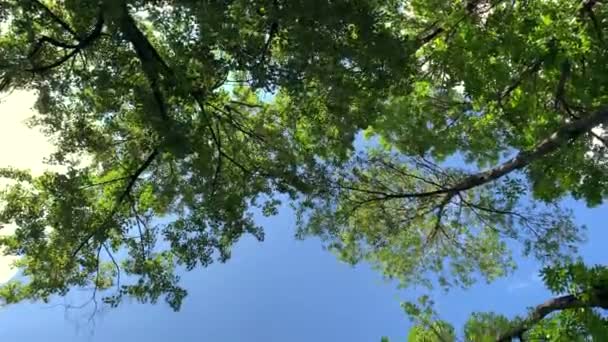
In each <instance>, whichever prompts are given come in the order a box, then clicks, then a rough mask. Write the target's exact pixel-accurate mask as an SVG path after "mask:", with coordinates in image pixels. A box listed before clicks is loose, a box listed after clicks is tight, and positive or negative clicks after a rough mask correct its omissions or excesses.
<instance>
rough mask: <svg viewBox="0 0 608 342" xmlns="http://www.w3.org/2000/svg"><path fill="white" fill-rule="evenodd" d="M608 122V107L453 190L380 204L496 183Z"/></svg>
mask: <svg viewBox="0 0 608 342" xmlns="http://www.w3.org/2000/svg"><path fill="white" fill-rule="evenodd" d="M607 122H608V107H603V108H602V109H600V110H598V111H596V112H594V113H592V114H590V115H588V116H585V117H583V118H581V119H579V120H576V121H572V122H569V123H566V124H564V125H563V126H562V127H560V128H559V129H558V130H556V131H555V132H553V134H551V135H550V136H549V137H547V138H545V139H544V140H542V141H541V142H540V143H538V144H537V145H536V146H534V147H533V148H532V149H529V150H527V151H521V152H519V153H518V154H517V155H516V156H515V157H513V158H511V159H509V160H508V161H506V162H504V163H502V164H501V165H499V166H497V167H494V168H492V169H489V170H486V171H482V172H479V173H476V174H472V175H470V176H468V177H465V178H464V179H462V180H460V181H459V182H457V183H456V184H454V185H452V186H451V187H446V188H444V189H438V190H434V191H428V192H418V193H400V194H384V195H383V196H382V197H379V198H377V199H376V200H383V199H391V198H423V197H430V196H436V195H440V194H454V195H455V194H456V193H458V192H461V191H466V190H470V189H472V188H475V187H477V186H480V185H484V184H487V183H490V182H493V181H495V180H497V179H499V178H501V177H503V176H505V175H507V174H509V173H511V172H513V171H515V170H518V169H521V168H524V167H526V166H528V165H529V164H530V163H532V162H534V161H536V160H538V159H540V158H542V157H544V156H546V155H548V154H550V153H552V152H555V151H556V150H558V149H559V148H560V147H562V146H563V145H565V144H567V143H568V142H570V141H572V140H575V139H577V138H578V137H580V136H581V135H583V134H585V133H587V132H589V131H591V129H593V128H594V127H596V126H599V125H600V124H604V123H607Z"/></svg>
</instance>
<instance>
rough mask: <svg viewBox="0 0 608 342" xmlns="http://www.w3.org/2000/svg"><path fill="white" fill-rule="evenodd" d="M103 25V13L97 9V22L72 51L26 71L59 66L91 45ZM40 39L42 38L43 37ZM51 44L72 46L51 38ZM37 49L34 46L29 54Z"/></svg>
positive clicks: (38, 70)
mask: <svg viewBox="0 0 608 342" xmlns="http://www.w3.org/2000/svg"><path fill="white" fill-rule="evenodd" d="M103 25H104V18H103V13H102V11H99V15H98V17H97V22H96V23H95V27H94V28H93V30H92V31H91V33H89V34H88V35H87V36H86V37H84V38H83V39H80V40H79V43H78V44H77V45H75V46H73V49H72V51H70V52H69V53H68V54H66V55H65V56H63V57H61V58H59V59H58V60H56V61H55V62H53V63H51V64H47V65H43V66H38V67H33V68H31V69H28V70H27V71H29V72H34V73H42V72H45V71H47V70H50V69H53V68H56V67H58V66H60V65H61V64H63V63H65V62H66V61H67V60H69V59H70V58H72V57H73V56H75V55H76V54H77V53H79V52H80V51H82V50H83V49H85V48H86V47H88V46H89V45H91V43H93V41H95V39H97V38H99V37H100V36H101V31H102V29H103ZM42 39H44V37H43V38H42ZM49 39H50V38H49ZM47 41H48V40H47ZM38 44H41V42H39V43H38ZM53 44H54V45H57V46H60V47H72V46H71V45H69V44H65V43H61V42H58V41H56V40H53ZM58 44H59V45H58ZM38 49H39V47H36V48H35V49H34V51H32V53H30V55H31V56H33V55H34V54H35V52H37V50H38Z"/></svg>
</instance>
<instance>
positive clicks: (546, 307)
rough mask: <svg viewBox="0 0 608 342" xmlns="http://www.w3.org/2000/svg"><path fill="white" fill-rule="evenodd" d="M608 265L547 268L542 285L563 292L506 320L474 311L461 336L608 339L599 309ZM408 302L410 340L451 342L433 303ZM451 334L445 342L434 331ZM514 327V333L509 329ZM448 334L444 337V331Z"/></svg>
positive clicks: (489, 340)
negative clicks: (410, 318) (518, 315)
mask: <svg viewBox="0 0 608 342" xmlns="http://www.w3.org/2000/svg"><path fill="white" fill-rule="evenodd" d="M606 272H608V268H606V267H605V266H599V265H597V266H593V267H588V266H586V265H585V264H583V263H582V262H576V263H569V264H566V265H561V266H560V265H556V266H552V267H546V268H545V269H543V270H542V271H541V276H542V278H543V280H544V282H545V285H546V286H547V287H548V288H549V289H550V290H551V291H553V292H556V293H559V294H560V295H561V296H560V297H556V298H554V299H551V300H549V301H547V302H545V303H542V304H541V303H539V304H540V305H538V306H536V307H533V308H531V309H530V312H529V313H528V314H527V315H526V316H522V317H514V318H512V319H509V318H507V317H505V316H503V315H499V314H495V313H492V312H488V313H480V312H474V313H472V314H471V315H470V316H469V318H468V320H467V322H466V324H465V326H464V336H463V337H462V339H461V340H463V341H471V342H494V341H511V340H512V339H515V338H519V339H523V340H524V341H555V342H558V341H581V342H582V341H603V340H605V339H606V338H608V320H607V319H606V316H605V314H603V313H602V312H601V311H600V310H601V309H603V310H606V309H608V282H607V278H606V274H607V273H606ZM420 303H421V304H422V305H417V304H413V303H406V304H404V307H405V309H406V312H407V313H408V314H409V315H410V317H412V319H413V322H414V323H415V324H416V325H415V326H414V327H413V328H412V329H411V330H410V333H409V339H408V341H412V342H416V341H420V342H422V341H453V340H455V339H456V337H455V336H454V335H453V331H454V329H453V328H452V327H451V326H450V325H449V324H447V323H446V322H444V321H441V320H440V319H438V315H437V313H435V312H434V311H433V309H432V302H429V301H428V299H426V297H423V298H422V300H421V301H420ZM440 331H445V332H451V334H452V335H449V337H446V338H444V339H443V340H442V339H441V338H439V337H438V335H437V332H440ZM514 331H516V332H517V333H515V334H514V333H512V332H514ZM446 336H448V335H446Z"/></svg>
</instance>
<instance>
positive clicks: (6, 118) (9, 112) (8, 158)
mask: <svg viewBox="0 0 608 342" xmlns="http://www.w3.org/2000/svg"><path fill="white" fill-rule="evenodd" d="M35 100H36V96H35V94H34V93H32V92H26V91H15V92H12V93H10V94H6V93H2V94H0V146H1V147H0V167H7V166H11V167H15V168H19V169H29V170H31V171H32V172H33V173H34V175H39V174H41V173H42V172H44V170H45V169H48V168H49V167H48V166H47V165H45V164H44V163H43V159H44V158H45V157H48V156H49V155H50V154H51V153H52V152H53V150H54V148H53V145H52V144H51V143H50V142H49V141H48V139H47V138H46V137H45V136H44V135H43V134H42V133H41V132H39V131H38V130H36V129H31V128H28V127H27V125H26V124H25V121H26V120H27V119H28V118H29V117H31V116H32V115H33V114H34V111H33V109H32V108H33V106H34V102H35ZM5 184H6V182H5V181H2V180H0V185H1V186H4V185H5ZM14 229H15V226H14V225H5V226H4V227H3V228H2V229H0V235H5V234H12V232H13V231H14ZM14 261H15V257H14V256H4V255H0V283H4V282H6V281H8V280H10V279H11V278H12V277H13V276H14V275H15V274H16V273H17V270H15V269H14V268H13V267H11V265H12V263H13V262H14Z"/></svg>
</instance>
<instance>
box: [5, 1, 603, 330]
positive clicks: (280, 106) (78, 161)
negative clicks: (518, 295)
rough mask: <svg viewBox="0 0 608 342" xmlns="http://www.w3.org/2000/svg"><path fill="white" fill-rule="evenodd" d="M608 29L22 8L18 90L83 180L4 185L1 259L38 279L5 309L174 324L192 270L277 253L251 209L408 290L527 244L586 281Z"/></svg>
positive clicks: (190, 10) (505, 16)
mask: <svg viewBox="0 0 608 342" xmlns="http://www.w3.org/2000/svg"><path fill="white" fill-rule="evenodd" d="M607 14H608V9H607V8H606V6H605V5H604V4H603V3H602V2H601V1H593V0H585V1H582V2H580V1H566V0H553V1H548V0H547V1H544V0H542V1H541V0H539V1H517V0H513V1H504V0H469V1H462V0H449V1H443V0H442V1H428V0H426V1H418V0H409V1H405V0H394V1H393V0H385V1H374V0H339V1H324V0H314V1H311V0H308V1H297V0H290V1H282V0H272V1H270V0H254V1H251V0H247V1H245V0H231V1H189V0H95V1H93V0H79V1H74V0H62V1H59V0H4V1H2V2H1V3H0V90H3V91H10V90H12V89H27V90H32V91H35V92H36V93H37V94H38V101H37V104H36V109H37V111H38V113H37V114H36V116H35V117H34V118H32V120H31V124H32V125H33V126H35V127H38V128H40V129H42V130H43V131H44V132H45V133H47V134H48V135H49V137H51V138H52V139H53V141H54V142H55V143H56V145H57V152H56V153H54V154H53V155H52V156H50V157H49V162H50V163H52V164H56V165H59V166H62V167H63V168H64V170H65V172H47V173H45V174H43V175H41V176H32V175H31V174H30V173H29V172H28V171H26V170H16V169H11V168H5V169H2V170H1V173H0V174H1V176H3V177H6V178H10V179H12V180H13V182H12V183H11V185H10V186H8V187H7V188H6V189H5V190H4V191H3V192H2V193H1V200H2V202H3V203H2V204H3V206H2V208H1V209H0V221H2V222H4V223H14V224H16V225H17V229H16V233H15V234H14V235H13V236H10V237H2V238H0V245H1V246H3V247H4V252H5V253H8V254H14V255H19V256H21V258H20V259H19V261H18V262H17V266H18V267H19V268H20V270H21V271H22V274H23V279H22V280H20V281H14V282H10V283H8V284H6V285H3V286H2V287H1V288H0V297H1V298H2V299H3V301H4V302H5V303H15V302H19V301H21V300H24V299H36V300H48V299H49V298H50V297H51V296H53V295H64V294H66V293H67V292H68V291H70V290H71V289H72V288H75V287H91V286H92V287H94V288H95V291H97V290H98V289H99V290H100V291H101V290H106V289H107V290H109V291H111V292H110V293H111V294H109V295H107V296H106V297H105V298H104V300H105V301H106V303H109V304H111V305H118V304H119V303H120V301H121V299H122V298H123V297H124V296H132V297H135V298H137V299H139V300H141V301H144V302H145V301H152V302H155V301H156V300H158V299H159V298H160V297H161V296H163V297H164V298H165V300H166V301H167V302H168V303H169V304H170V305H171V306H172V307H173V308H174V309H178V308H179V307H180V305H181V302H182V299H183V298H184V296H185V295H186V291H185V289H183V288H181V287H180V286H179V277H178V274H177V272H176V268H177V267H184V268H186V269H188V270H191V269H193V268H195V267H200V266H203V267H204V266H207V265H209V264H210V263H212V262H213V261H214V260H219V261H226V260H227V259H228V258H229V257H230V251H231V247H232V246H233V245H234V244H235V243H236V242H237V241H238V239H239V238H240V237H241V236H242V235H243V234H252V235H254V236H255V237H256V238H258V239H260V240H261V239H263V237H264V233H263V230H262V228H261V227H259V226H257V225H256V224H255V222H254V221H253V219H252V211H253V210H261V211H262V212H263V213H264V214H265V215H273V214H275V213H276V212H277V210H278V207H279V205H280V203H281V201H285V200H287V201H290V202H291V203H292V204H293V205H294V206H295V207H296V208H297V215H298V236H299V237H307V236H320V237H322V238H323V240H324V242H325V244H326V246H327V247H328V248H329V249H331V250H333V251H334V252H335V253H336V254H337V255H338V256H339V257H340V258H341V259H342V260H345V261H347V262H350V263H357V262H359V261H362V260H364V261H366V262H369V263H371V264H372V265H374V266H375V267H376V268H378V269H379V270H380V271H381V272H382V274H384V275H385V276H386V277H388V278H390V279H397V280H398V281H399V282H400V284H401V285H402V286H410V285H425V286H427V287H430V288H432V287H435V286H439V287H442V288H446V289H447V288H450V287H453V286H465V287H466V286H469V285H471V284H473V283H474V282H475V281H477V280H479V279H485V280H492V279H494V278H496V277H499V276H504V275H506V274H508V273H509V272H510V271H511V270H512V269H513V268H514V267H515V266H516V265H515V264H514V262H513V259H512V253H511V248H510V246H511V245H510V244H512V243H521V244H522V246H523V249H524V251H525V253H526V254H527V255H530V256H533V257H536V258H538V259H539V260H540V261H541V262H542V263H543V264H545V265H548V266H551V267H553V268H550V269H561V268H559V267H558V266H555V265H562V264H563V265H568V266H564V267H574V265H578V264H576V263H574V262H573V261H572V260H573V259H572V256H573V255H574V254H573V253H574V252H575V251H576V247H577V245H578V243H579V242H580V241H582V239H583V238H584V229H583V228H584V227H579V226H577V225H575V224H574V223H573V220H572V214H571V212H570V211H569V210H568V209H567V208H562V207H561V206H560V200H561V199H562V198H564V197H565V196H572V197H574V198H576V199H581V200H584V201H585V202H586V203H587V204H588V205H589V206H597V205H599V204H601V203H602V202H603V200H604V198H605V197H606V196H607V195H608V166H607V164H606V148H607V145H606V137H605V136H606V134H605V133H604V131H603V130H598V128H600V127H601V126H602V125H603V124H605V123H607V122H608V107H607V101H608V99H607V98H606V96H607V95H606V86H607V83H606V80H607V79H608V66H607V65H606V63H605V62H604V61H605V60H607V57H608V50H607V49H606V43H605V41H604V35H605V34H606V32H605V31H606V27H605V26H606V25H605V18H606V16H607ZM361 135H365V136H366V137H367V138H368V139H369V140H366V141H365V140H363V139H359V137H361ZM83 160H86V162H83ZM158 218H165V219H166V220H165V221H166V222H168V223H165V224H159V223H158V220H157V219H158ZM581 267H582V266H581ZM558 273H559V272H558ZM562 273H563V272H562ZM566 273H567V272H566ZM121 274H122V275H126V277H125V276H123V277H122V281H121V277H120V275H121ZM546 274H547V275H548V276H549V275H551V274H553V273H551V272H548V273H546ZM560 274H561V273H560ZM560 276H562V277H563V275H560ZM552 279H553V278H552ZM556 279H557V278H556ZM559 279H562V280H560V281H557V280H551V281H549V282H548V285H549V286H550V287H551V286H557V285H555V284H558V283H559V284H562V283H566V280H564V279H565V278H559ZM602 279H603V278H602ZM114 287H116V290H111V289H113V288H114ZM551 289H553V287H551ZM556 291H557V292H560V291H561V290H559V289H557V288H556ZM580 291H583V290H582V289H581V290H580ZM571 292H572V291H571ZM104 293H107V292H104ZM578 293H579V292H576V291H574V292H572V294H573V295H575V294H576V295H578ZM581 293H582V292H581ZM577 298H578V297H577ZM602 303H604V302H602ZM585 305H587V304H585ZM602 305H603V304H602ZM598 307H603V306H601V305H600V306H598ZM563 308H567V307H563ZM564 312H569V311H564ZM531 315H532V316H534V315H535V314H534V313H532V314H531ZM497 317H498V316H492V315H490V316H488V315H480V316H474V317H473V320H474V322H476V323H471V324H473V325H472V327H471V328H470V329H472V330H471V331H477V330H479V329H482V327H483V326H484V324H486V323H484V322H488V321H492V323H491V324H492V325H495V326H499V325H500V326H502V323H500V324H499V323H497V322H498V321H500V322H502V321H501V319H502V318H497ZM534 317H536V316H534ZM542 318H544V315H541V319H542ZM532 321H534V322H532ZM539 321H540V319H538V320H536V319H534V318H531V322H532V323H534V324H536V323H538V322H539ZM547 322H549V321H547ZM429 324H430V323H429ZM487 324H489V323H487ZM543 324H544V323H543ZM547 324H551V323H547ZM505 325H507V323H505ZM428 327H432V328H433V329H434V330H437V329H439V330H442V331H443V330H445V331H448V330H450V329H451V328H448V326H447V324H444V323H441V322H439V323H437V322H434V323H432V324H431V325H427V328H424V327H421V328H420V329H419V332H418V334H426V333H427V332H428ZM425 329H426V330H425ZM433 329H431V330H433ZM476 329H477V330H476ZM484 329H485V328H484ZM539 329H540V328H539ZM482 330H483V329H482ZM450 331H451V330H450ZM446 334H448V333H446ZM448 335H450V336H451V335H453V333H452V332H449V334H448ZM515 335H517V334H514V335H513V336H515Z"/></svg>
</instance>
